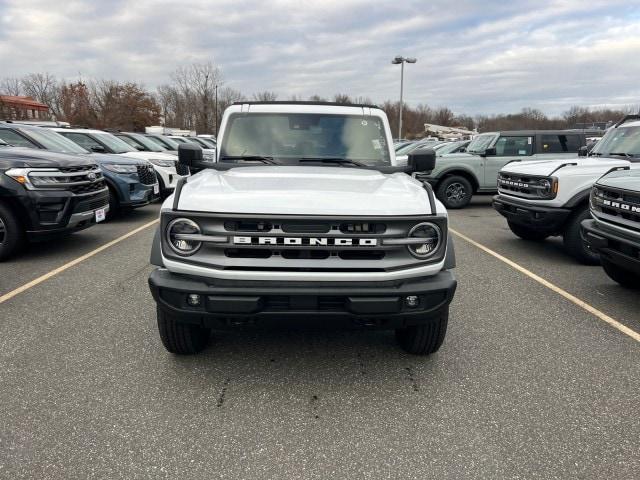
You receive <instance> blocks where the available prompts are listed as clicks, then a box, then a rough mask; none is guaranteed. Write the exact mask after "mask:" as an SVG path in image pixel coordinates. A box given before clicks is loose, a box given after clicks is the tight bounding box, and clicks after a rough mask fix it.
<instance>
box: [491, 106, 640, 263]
mask: <svg viewBox="0 0 640 480" xmlns="http://www.w3.org/2000/svg"><path fill="white" fill-rule="evenodd" d="M639 119H640V117H638V116H637V115H629V116H627V117H625V118H624V119H622V120H621V121H620V122H618V123H617V124H616V125H614V126H613V127H611V128H610V129H609V131H608V132H607V133H606V134H605V135H604V137H602V139H601V140H600V141H599V142H598V143H597V144H596V146H595V147H594V148H593V150H591V152H590V153H589V155H588V156H578V157H575V158H573V159H567V158H562V159H556V160H546V161H539V162H527V163H518V162H514V163H509V164H508V165H505V166H504V167H503V168H502V170H500V173H499V174H498V195H497V196H495V197H493V206H494V208H495V209H496V210H497V211H498V212H499V213H500V214H502V215H503V216H504V217H506V218H507V222H508V224H509V228H510V229H511V231H512V232H513V233H514V234H516V235H517V236H519V237H521V238H523V239H525V240H534V241H540V240H543V239H545V238H547V237H549V236H555V235H561V236H562V237H563V242H564V246H565V248H566V250H567V252H568V253H569V254H571V255H573V256H574V257H575V258H577V259H578V260H579V261H581V262H582V263H585V264H597V263H598V262H599V256H598V254H597V252H596V251H595V250H593V249H590V248H588V246H587V244H586V243H585V242H584V241H583V239H582V236H581V232H580V225H581V223H582V221H583V220H585V219H588V218H590V213H589V194H590V192H591V187H592V185H593V184H594V183H595V181H596V180H597V179H598V178H600V177H601V176H602V175H604V174H605V173H607V172H608V171H609V170H611V169H612V168H614V167H624V166H628V165H630V164H631V163H632V162H638V161H640V155H639V154H638V152H639V151H640V150H638V149H637V148H638V147H637V146H638V145H640V143H635V142H639V141H640V121H638V120H639ZM582 153H583V154H584V153H586V150H585V149H583V150H582Z"/></svg>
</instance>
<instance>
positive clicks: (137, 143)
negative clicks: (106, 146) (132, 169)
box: [112, 132, 178, 156]
mask: <svg viewBox="0 0 640 480" xmlns="http://www.w3.org/2000/svg"><path fill="white" fill-rule="evenodd" d="M112 133H113V134H114V135H115V136H116V137H118V138H119V139H121V140H123V141H124V142H126V143H128V144H129V145H130V146H132V147H133V148H135V149H136V150H139V151H141V152H156V153H158V152H164V153H170V154H171V155H175V156H178V152H177V150H171V149H169V148H167V147H165V146H164V145H158V144H157V143H156V142H154V141H153V140H151V139H149V138H147V137H146V136H145V135H143V134H141V133H134V132H112Z"/></svg>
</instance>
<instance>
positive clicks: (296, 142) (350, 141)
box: [220, 113, 391, 165]
mask: <svg viewBox="0 0 640 480" xmlns="http://www.w3.org/2000/svg"><path fill="white" fill-rule="evenodd" d="M253 155H259V156H266V157H272V158H273V159H274V161H277V162H278V163H292V162H295V161H296V160H299V159H317V160H321V159H323V158H324V159H344V160H346V161H353V162H358V163H363V164H366V165H390V164H391V160H390V158H389V149H388V147H387V139H386V138H385V127H384V124H383V122H382V119H380V118H378V117H374V116H363V115H335V114H324V113H253V114H234V115H232V116H231V117H230V118H229V121H228V125H227V129H226V132H225V135H224V139H223V144H222V146H221V155H220V158H221V159H224V157H242V156H253ZM287 160H289V161H287Z"/></svg>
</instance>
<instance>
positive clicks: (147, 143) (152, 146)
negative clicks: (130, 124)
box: [129, 133, 167, 152]
mask: <svg viewBox="0 0 640 480" xmlns="http://www.w3.org/2000/svg"><path fill="white" fill-rule="evenodd" d="M129 135H130V136H131V137H132V138H133V139H134V140H135V141H136V142H138V143H139V144H141V145H143V146H144V147H145V148H147V149H148V150H150V151H152V152H166V151H167V149H166V148H164V147H161V146H160V145H158V144H157V143H155V142H153V141H151V140H150V139H148V138H147V137H145V136H144V135H140V134H137V133H131V134H129Z"/></svg>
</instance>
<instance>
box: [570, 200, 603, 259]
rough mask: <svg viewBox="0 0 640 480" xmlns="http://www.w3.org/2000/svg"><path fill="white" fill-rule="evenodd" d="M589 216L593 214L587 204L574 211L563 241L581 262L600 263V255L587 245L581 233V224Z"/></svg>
mask: <svg viewBox="0 0 640 480" xmlns="http://www.w3.org/2000/svg"><path fill="white" fill-rule="evenodd" d="M588 218H591V214H590V213H589V208H588V207H586V206H585V207H583V208H582V209H581V210H579V211H577V212H576V213H574V214H573V216H571V218H570V219H569V221H568V223H567V226H566V227H565V230H564V234H563V238H562V241H563V242H564V248H565V250H566V251H567V253H568V254H569V255H571V256H573V257H574V258H575V259H577V260H578V261H579V262H580V263H583V264H585V265H598V264H599V263H600V255H598V254H597V253H596V252H594V251H593V250H591V249H589V247H587V243H586V242H585V241H584V240H583V239H582V235H581V233H580V224H581V223H582V221H583V220H586V219H588Z"/></svg>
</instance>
